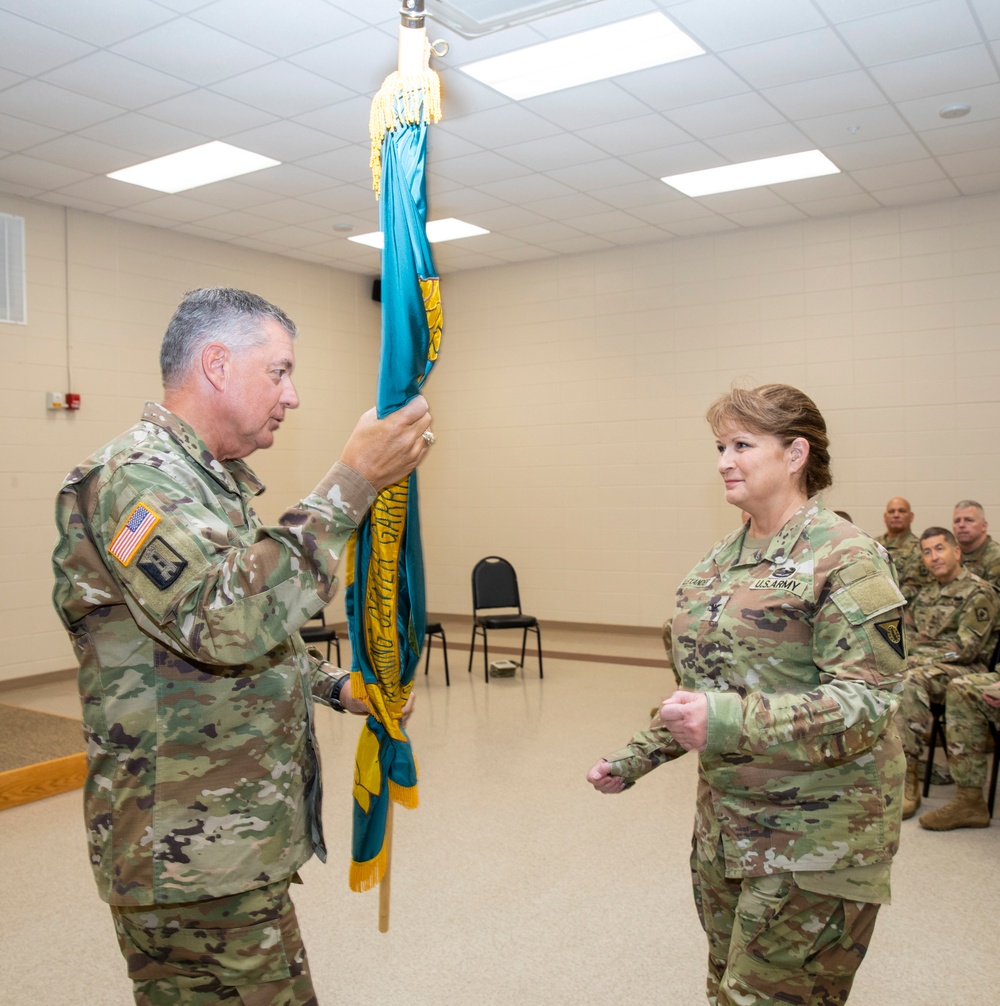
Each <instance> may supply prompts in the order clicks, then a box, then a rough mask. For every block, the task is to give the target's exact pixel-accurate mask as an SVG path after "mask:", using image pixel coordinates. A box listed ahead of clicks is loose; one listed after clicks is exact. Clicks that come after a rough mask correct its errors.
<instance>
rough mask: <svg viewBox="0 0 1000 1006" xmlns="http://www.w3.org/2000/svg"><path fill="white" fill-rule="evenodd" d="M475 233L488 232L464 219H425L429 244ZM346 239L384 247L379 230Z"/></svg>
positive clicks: (467, 236)
mask: <svg viewBox="0 0 1000 1006" xmlns="http://www.w3.org/2000/svg"><path fill="white" fill-rule="evenodd" d="M477 234H489V231H487V230H483V228H482V227H477V226H476V225H475V224H467V223H466V222H465V221H464V220H456V219H455V218H454V217H445V218H444V219H443V220H428V221H427V240H428V241H430V242H431V244H435V243H436V242H438V241H457V240H458V239H459V238H471V237H475V236H476V235H477ZM347 240H348V241H357V243H358V244H359V245H370V246H371V247H372V248H378V249H380V250H381V249H382V248H383V247H384V241H383V240H382V232H381V231H372V232H371V233H370V234H357V235H355V236H354V237H349V238H348V239H347Z"/></svg>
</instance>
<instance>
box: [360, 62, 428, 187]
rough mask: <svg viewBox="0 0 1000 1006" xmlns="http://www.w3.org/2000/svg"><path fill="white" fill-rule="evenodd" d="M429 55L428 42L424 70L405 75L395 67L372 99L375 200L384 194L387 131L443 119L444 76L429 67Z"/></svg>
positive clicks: (371, 162)
mask: <svg viewBox="0 0 1000 1006" xmlns="http://www.w3.org/2000/svg"><path fill="white" fill-rule="evenodd" d="M429 56H430V46H429V45H428V46H427V48H426V55H425V58H424V71H423V73H418V74H410V75H408V76H405V77H404V76H403V75H402V74H400V72H399V71H398V70H393V71H392V73H390V74H389V76H388V77H386V78H385V80H384V81H383V82H382V86H381V87H380V88H379V89H378V93H377V94H376V95H375V98H374V99H373V101H372V110H371V115H370V116H369V119H368V132H369V133H370V134H371V140H372V149H371V160H370V164H371V169H372V188H373V189H374V190H375V198H376V199H377V198H378V197H379V196H380V195H381V194H382V141H383V140H384V139H385V134H386V133H390V132H392V131H393V130H395V129H398V128H399V127H400V126H405V125H408V124H414V123H416V124H419V123H422V122H439V121H440V120H441V78H440V77H439V76H438V75H437V73H436V72H435V71H434V70H431V69H430V68H429V67H428V66H427V60H428V58H429Z"/></svg>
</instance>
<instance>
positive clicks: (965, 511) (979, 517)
mask: <svg viewBox="0 0 1000 1006" xmlns="http://www.w3.org/2000/svg"><path fill="white" fill-rule="evenodd" d="M951 527H952V531H953V532H954V534H955V538H956V539H957V540H958V544H959V546H960V547H961V549H962V565H963V566H964V567H965V568H966V569H967V570H969V571H970V572H972V573H975V574H976V576H980V577H982V578H983V579H984V580H985V581H986V582H987V583H990V584H992V585H993V586H994V587H995V588H996V589H997V590H1000V544H998V543H997V542H995V541H994V540H993V539H992V538H991V537H990V535H989V534H988V531H989V524H988V523H987V521H986V511H985V510H984V509H983V505H982V503H977V502H976V501H975V500H959V502H958V503H956V504H955V510H954V512H953V514H952V518H951Z"/></svg>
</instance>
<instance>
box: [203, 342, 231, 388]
mask: <svg viewBox="0 0 1000 1006" xmlns="http://www.w3.org/2000/svg"><path fill="white" fill-rule="evenodd" d="M231 362H232V357H231V355H230V352H229V347H228V346H225V345H223V344H222V343H221V342H210V343H208V345H207V346H205V348H204V349H203V350H202V351H201V370H202V373H203V374H204V375H205V379H206V380H207V381H208V383H209V384H211V385H212V387H213V388H215V390H216V391H225V390H226V385H227V384H228V383H229V373H230V364H231Z"/></svg>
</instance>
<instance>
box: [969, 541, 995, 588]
mask: <svg viewBox="0 0 1000 1006" xmlns="http://www.w3.org/2000/svg"><path fill="white" fill-rule="evenodd" d="M962 565H963V566H964V567H965V568H966V569H967V570H969V572H970V573H975V574H976V576H981V577H982V578H983V579H984V580H985V581H986V582H987V583H989V584H991V585H992V586H993V587H994V588H995V589H996V590H1000V545H998V544H997V543H996V542H995V541H994V540H993V539H992V538H991V537H990V536H989V535H987V536H986V541H984V542H983V543H982V545H980V546H979V548H977V549H974V550H973V551H972V552H963V553H962Z"/></svg>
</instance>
